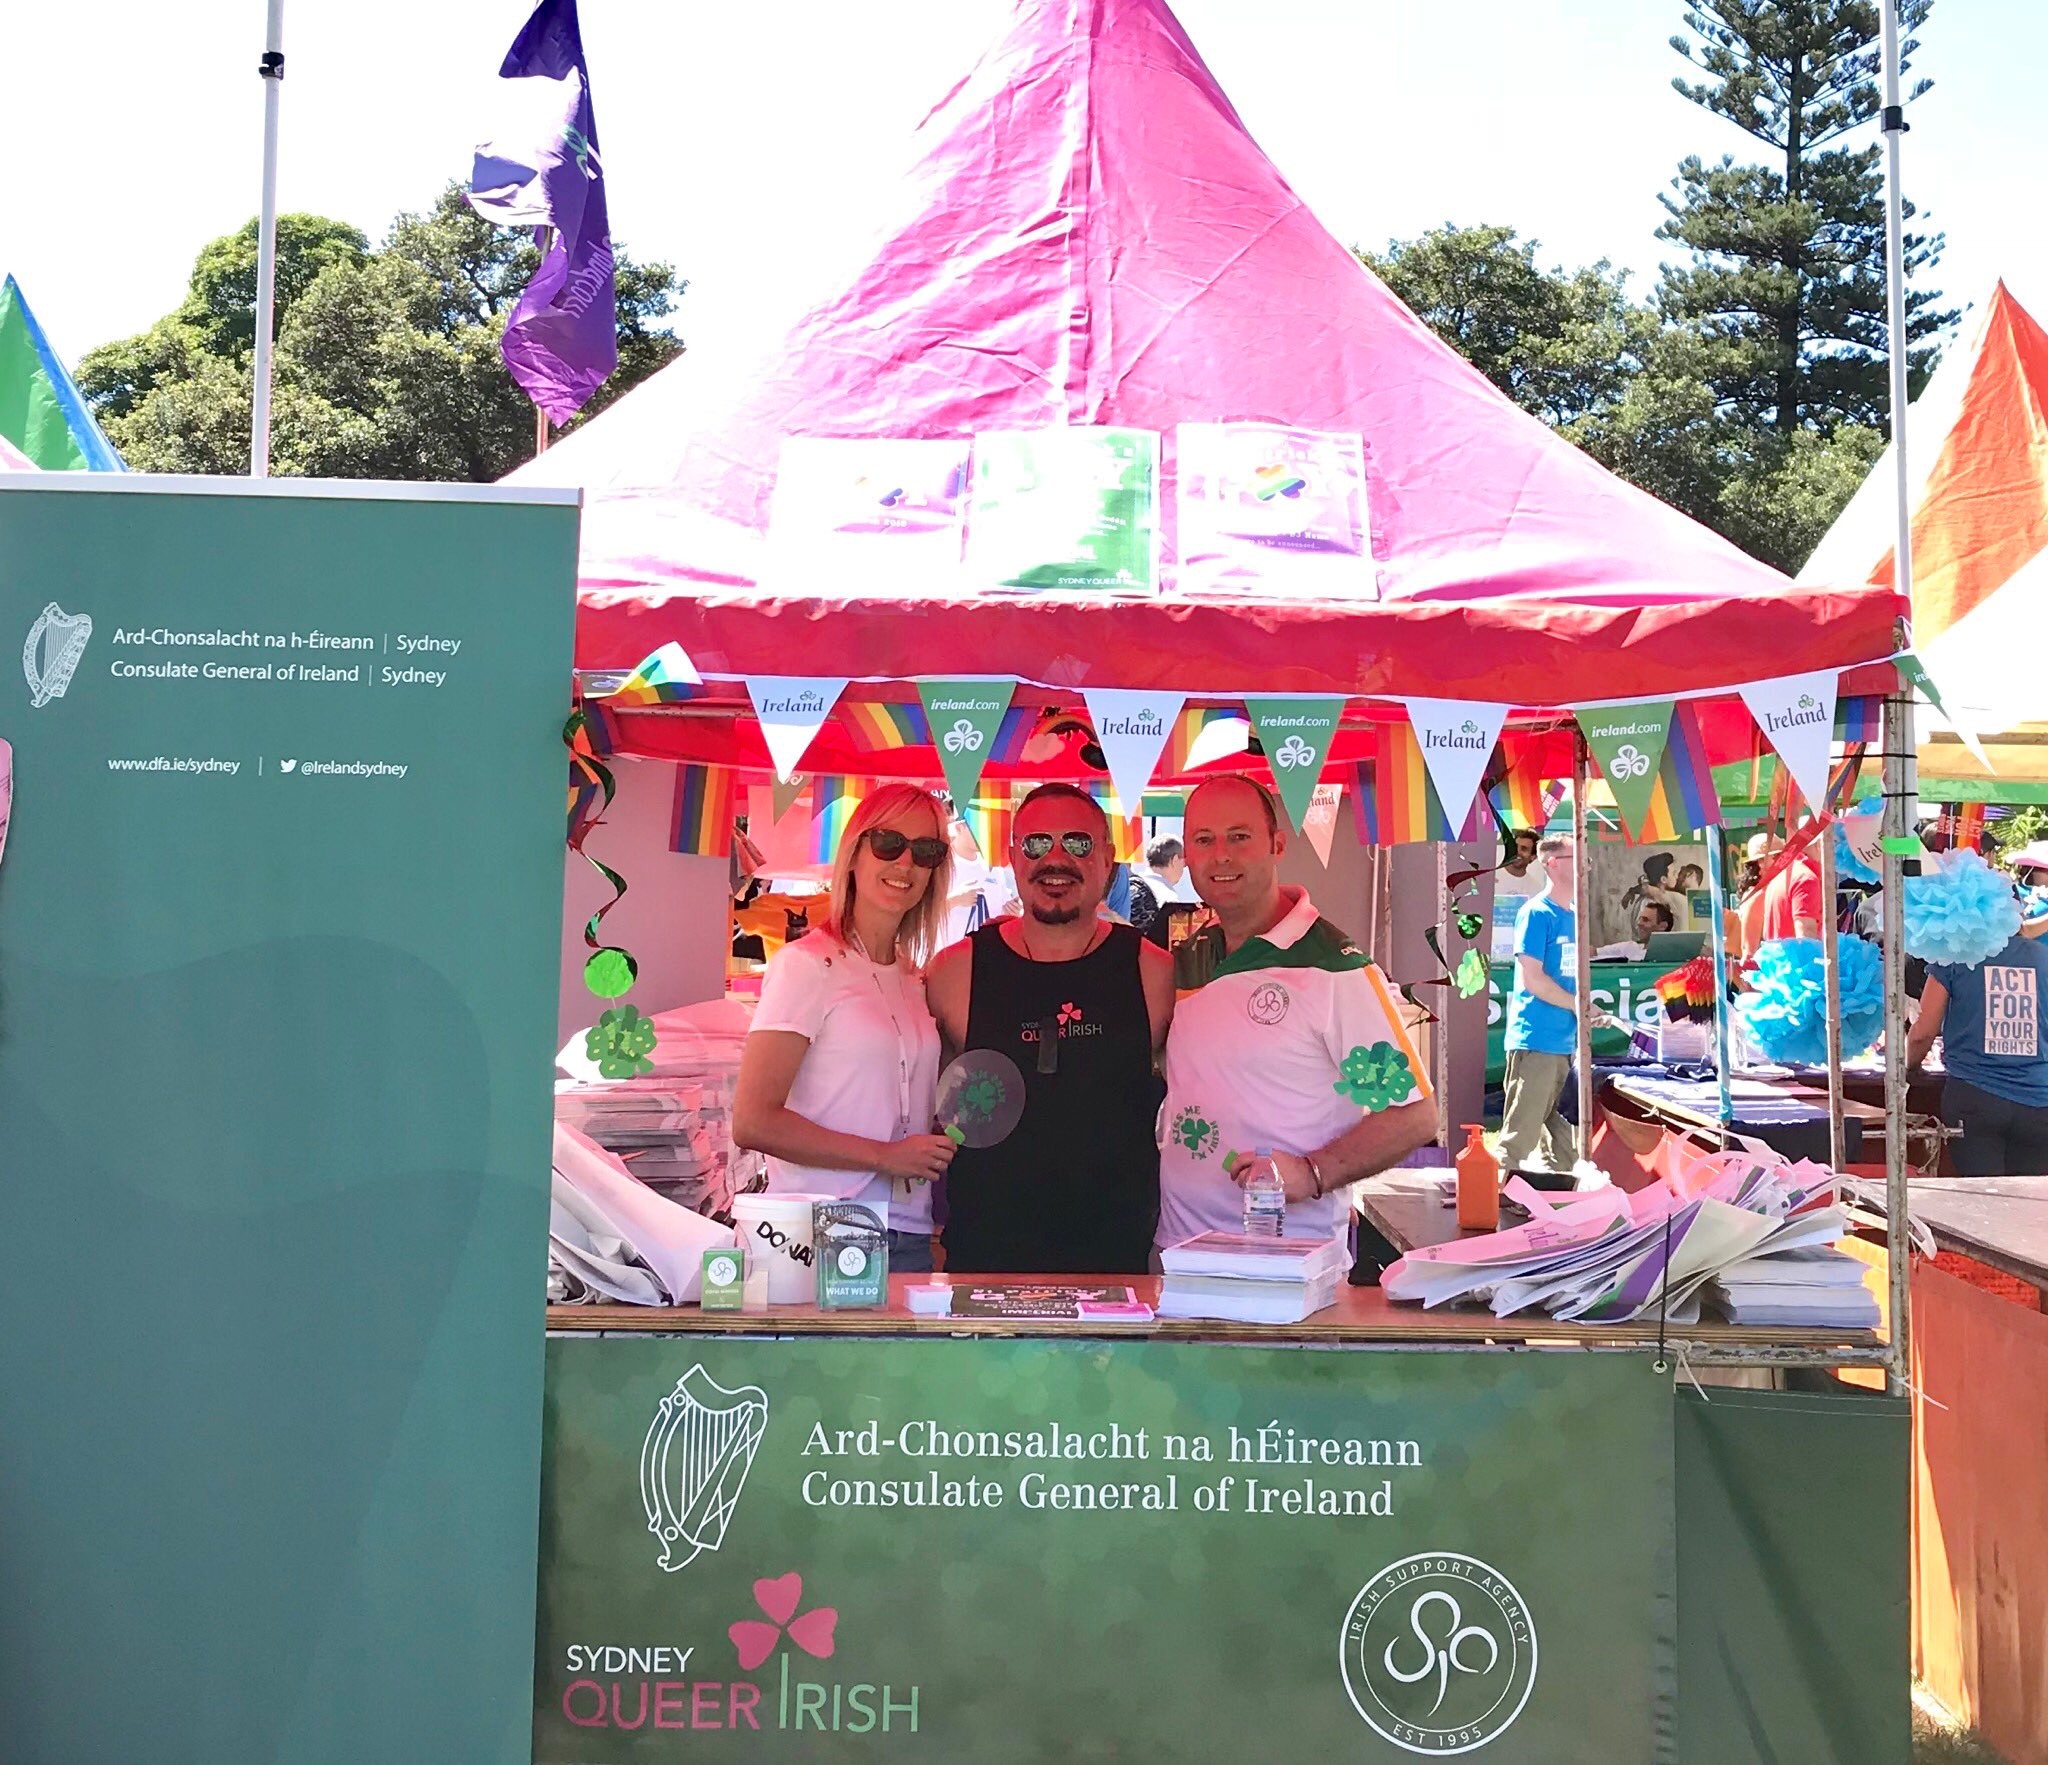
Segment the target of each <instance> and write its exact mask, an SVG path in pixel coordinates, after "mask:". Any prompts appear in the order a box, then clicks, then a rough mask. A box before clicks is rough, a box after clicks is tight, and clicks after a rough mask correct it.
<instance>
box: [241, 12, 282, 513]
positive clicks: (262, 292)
mask: <svg viewBox="0 0 2048 1765" xmlns="http://www.w3.org/2000/svg"><path fill="white" fill-rule="evenodd" d="M256 71H257V73H258V74H260V75H261V76H262V78H263V209H262V213H261V214H260V215H259V216H258V217H257V221H256V379H255V386H254V389H253V396H252V397H251V399H250V402H249V476H250V477H251V478H268V477H269V476H270V357H271V332H272V331H273V330H274V329H275V327H276V324H277V107H278V101H279V99H280V98H282V97H283V95H284V0H270V17H269V22H268V23H267V24H266V25H265V27H264V32H263V59H262V61H260V62H259V63H258V64H257V67H256Z"/></svg>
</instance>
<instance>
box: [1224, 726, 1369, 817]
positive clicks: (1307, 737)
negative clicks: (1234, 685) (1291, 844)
mask: <svg viewBox="0 0 2048 1765" xmlns="http://www.w3.org/2000/svg"><path fill="white" fill-rule="evenodd" d="M1244 708H1245V709H1246V710H1247V711H1249V712H1250V713H1251V714H1252V727H1253V728H1254V729H1256V730H1257V731H1258V732H1259V745H1260V746H1261V747H1263V748H1264V749H1265V750H1266V764H1267V765H1268V766H1270V767H1271V768H1272V769H1273V783H1274V785H1275V787H1276V788H1277V789H1278V790H1279V792H1280V801H1281V802H1282V803H1284V804H1285V805H1286V806H1287V819H1288V820H1289V821H1291V822H1292V823H1293V824H1294V831H1295V832H1296V833H1299V832H1300V831H1301V824H1302V822H1303V820H1304V819H1306V817H1307V815H1308V806H1309V803H1310V801H1311V800H1312V799H1313V798H1314V796H1315V794H1316V781H1317V780H1318V779H1319V778H1321V777H1322V775H1323V760H1324V757H1325V756H1326V755H1327V754H1328V753H1329V751H1330V738H1331V737H1332V736H1334V735H1335V734H1336V733H1337V720H1338V719H1339V718H1340V717H1342V716H1343V715H1344V701H1343V700H1342V699H1246V700H1245V702H1244Z"/></svg>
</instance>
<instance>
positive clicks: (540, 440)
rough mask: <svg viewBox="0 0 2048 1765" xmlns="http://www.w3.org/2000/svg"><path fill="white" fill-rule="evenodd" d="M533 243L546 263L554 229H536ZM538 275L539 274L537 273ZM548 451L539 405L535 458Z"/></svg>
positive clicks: (535, 420) (535, 411)
mask: <svg viewBox="0 0 2048 1765" xmlns="http://www.w3.org/2000/svg"><path fill="white" fill-rule="evenodd" d="M533 242H534V244H535V245H536V246H537V247H538V248H539V250H540V260H541V262H542V263H546V262H547V260H548V253H549V252H550V251H552V250H553V249H554V244H555V230H554V228H553V227H536V228H534V230H533ZM535 273H536V274H538V273H539V272H538V271H536V272H535ZM547 451H548V414H547V412H546V411H544V410H542V409H541V407H540V406H539V405H535V406H534V407H533V457H534V458H535V459H539V458H540V456H541V455H542V454H544V453H546V452H547Z"/></svg>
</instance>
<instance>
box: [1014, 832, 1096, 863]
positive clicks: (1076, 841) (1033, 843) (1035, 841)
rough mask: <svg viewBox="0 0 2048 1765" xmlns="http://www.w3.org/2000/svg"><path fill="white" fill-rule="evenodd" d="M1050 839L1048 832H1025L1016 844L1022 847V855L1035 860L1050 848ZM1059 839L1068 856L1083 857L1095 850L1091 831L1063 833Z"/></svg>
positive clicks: (1051, 837)
mask: <svg viewBox="0 0 2048 1765" xmlns="http://www.w3.org/2000/svg"><path fill="white" fill-rule="evenodd" d="M1052 839H1053V836H1052V835H1051V834H1049V833H1027V834H1026V835H1025V836H1024V837H1023V838H1022V839H1021V840H1019V841H1018V842H1017V844H1018V845H1019V846H1020V847H1021V848H1022V849H1023V853H1024V856H1025V857H1027V858H1029V859H1032V860H1033V861H1034V862H1035V861H1036V860H1038V859H1040V858H1043V857H1044V856H1045V855H1046V853H1048V852H1050V851H1051V850H1052ZM1059 839H1060V844H1061V845H1062V846H1064V847H1065V848H1066V852H1067V856H1068V857H1069V858H1085V857H1087V856H1088V854H1089V853H1090V852H1092V851H1094V850H1095V836H1094V835H1093V834H1092V833H1063V834H1061V835H1060V836H1059Z"/></svg>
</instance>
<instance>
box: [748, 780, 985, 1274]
mask: <svg viewBox="0 0 2048 1765" xmlns="http://www.w3.org/2000/svg"><path fill="white" fill-rule="evenodd" d="M951 869H952V854H951V849H950V847H949V845H948V843H947V839H946V824H945V818H944V817H943V816H942V815H941V814H940V812H939V806H938V804H937V803H936V802H935V801H934V800H933V799H932V796H931V794H930V792H928V791H924V790H920V789H919V788H918V787H917V786H915V785H908V784H890V785H883V786H882V787H881V788H880V789H879V790H876V791H873V792H871V793H870V794H869V795H868V796H866V797H864V798H863V799H862V800H861V804H860V807H859V808H858V809H856V810H855V811H854V814H853V820H852V822H851V823H849V824H848V826H847V829H846V835H845V838H844V839H843V840H842V841H841V842H840V846H839V850H838V851H837V852H835V853H834V854H833V858H832V904H831V909H830V912H829V914H828V916H827V919H826V923H825V924H824V925H822V926H820V927H819V928H818V929H817V930H815V931H813V932H811V933H810V935H809V936H807V937H803V938H799V939H798V940H797V941H796V942H795V943H793V944H786V945H784V946H783V948H782V949H781V950H779V951H778V952H777V953H776V955H775V957H774V958H773V960H771V961H770V962H769V964H768V972H767V974H766V975H765V976H764V977H763V979H762V982H761V1003H760V1005H759V1007H758V1008H757V1009H756V1010H755V1012H754V1022H753V1028H752V1030H751V1031H750V1033H749V1034H748V1036H747V1043H746V1048H745V1050H744V1052H743V1053H742V1054H741V1056H740V1076H739V1086H738V1090H737V1092H736V1093H735V1095H734V1099H733V1122H732V1126H733V1138H734V1140H736V1141H737V1142H738V1143H739V1144H740V1145H741V1146H744V1147H748V1148H751V1149H752V1150H755V1151H759V1152H765V1153H766V1154H767V1155H768V1188H769V1190H770V1192H771V1193H772V1192H775V1191H781V1192H784V1193H792V1192H793V1193H805V1192H808V1193H811V1194H818V1195H834V1196H837V1197H839V1198H840V1199H841V1200H846V1201H859V1202H862V1203H865V1204H866V1205H867V1206H869V1207H872V1208H873V1209H874V1210H875V1212H876V1214H877V1215H878V1216H880V1218H881V1219H882V1221H883V1223H884V1224H885V1225H886V1226H887V1227H888V1228H889V1264H890V1267H891V1268H893V1269H899V1270H904V1271H909V1272H918V1271H922V1270H926V1269H929V1268H930V1267H931V1266H932V1196H931V1185H932V1183H933V1181H934V1180H935V1179H937V1178H939V1177H941V1176H943V1175H944V1174H945V1170H946V1166H947V1165H948V1164H950V1163H951V1162H952V1159H953V1142H952V1141H951V1140H949V1139H948V1138H947V1137H946V1136H945V1135H944V1134H935V1133H932V1132H931V1131H930V1130H931V1125H932V1107H933V1097H934V1093H935V1092H936V1090H937V1088H938V1079H939V1032H938V1029H937V1028H936V1026H935V1025H934V1024H933V1022H932V1015H931V1012H930V1010H929V1009H928V1008H927V1006H926V1005H925V998H924V975H923V971H922V969H921V968H920V967H919V964H921V963H922V962H923V961H924V960H925V959H926V958H928V957H929V956H930V955H931V954H932V951H933V946H934V944H935V943H936V941H937V937H938V932H939V927H940V925H941V923H942V921H943V919H944V916H945V911H946V896H947V890H948V886H949V883H950V881H951Z"/></svg>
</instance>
